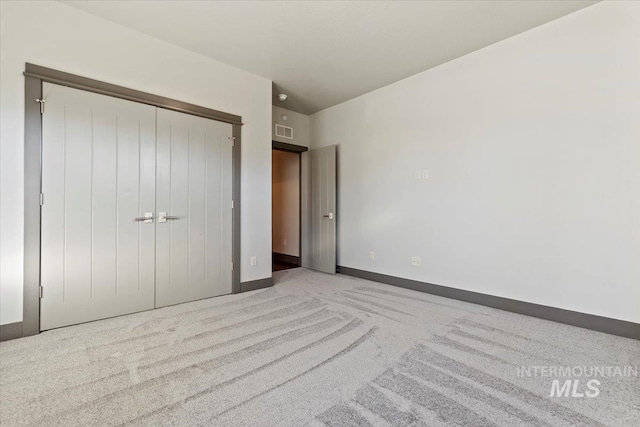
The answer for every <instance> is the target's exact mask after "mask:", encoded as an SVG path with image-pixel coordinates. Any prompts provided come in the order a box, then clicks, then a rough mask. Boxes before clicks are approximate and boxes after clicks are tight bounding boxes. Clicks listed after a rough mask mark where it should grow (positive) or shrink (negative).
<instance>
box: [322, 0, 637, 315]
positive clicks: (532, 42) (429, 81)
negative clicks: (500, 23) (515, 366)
mask: <svg viewBox="0 0 640 427" xmlns="http://www.w3.org/2000/svg"><path fill="white" fill-rule="evenodd" d="M639 75H640V3H638V2H602V3H598V4H596V5H594V6H592V7H589V8H586V9H583V10H581V11H578V12H576V13H573V14H571V15H568V16H566V17H563V18H560V19H558V20H556V21H553V22H550V23H548V24H546V25H543V26H541V27H538V28H535V29H533V30H531V31H527V32H525V33H522V34H520V35H518V36H515V37H512V38H510V39H507V40H504V41H502V42H499V43H496V44H494V45H492V46H489V47H487V48H485V49H482V50H480V51H477V52H474V53H472V54H469V55H467V56H464V57H462V58H459V59H456V60H454V61H451V62H448V63H446V64H444V65H442V66H439V67H436V68H434V69H431V70H429V71H426V72H423V73H420V74H418V75H416V76H413V77H410V78H408V79H405V80H403V81H400V82H397V83H394V84H392V85H390V86H387V87H385V88H382V89H379V90H376V91H374V92H371V93H369V94H367V95H364V96H361V97H359V98H356V99H353V100H351V101H348V102H345V103H343V104H340V105H338V106H335V107H332V108H329V109H327V110H324V111H321V112H319V113H317V114H314V115H312V116H311V142H312V147H311V148H317V147H322V146H326V145H331V144H338V177H339V180H338V189H339V191H338V206H339V207H338V210H339V215H338V230H339V231H338V247H339V251H338V258H339V261H338V263H339V265H341V266H345V267H351V268H354V269H359V270H365V271H371V272H376V273H383V274H386V275H390V276H395V277H401V278H406V279H412V280H416V281H419V282H426V283H435V284H438V285H443V286H448V287H452V288H457V289H463V290H468V291H474V292H479V293H483V294H489V295H495V296H500V297H504V298H511V299H515V300H520V301H526V302H531V303H537V304H542V305H545V306H552V307H558V308H563V309H567V310H573V311H578V312H582V313H588V314H594V315H598V316H604V317H610V318H614V319H620V320H626V321H631V322H640V310H639V309H638V302H639V301H640V286H639V284H640V262H638V260H640V143H639V141H640V125H639V123H640V121H639V118H640V79H638V76H639ZM419 170H428V179H426V180H421V179H420V180H418V179H415V172H416V171H419ZM370 251H374V252H375V259H370V257H369V252H370ZM412 256H419V257H421V267H413V266H412V265H411V258H412Z"/></svg>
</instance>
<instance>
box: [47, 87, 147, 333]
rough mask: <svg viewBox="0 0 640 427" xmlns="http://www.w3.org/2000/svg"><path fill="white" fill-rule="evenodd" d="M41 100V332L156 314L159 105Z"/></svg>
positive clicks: (65, 95)
mask: <svg viewBox="0 0 640 427" xmlns="http://www.w3.org/2000/svg"><path fill="white" fill-rule="evenodd" d="M43 94H44V98H45V100H46V104H45V106H46V108H45V112H44V114H43V118H42V192H43V202H44V204H43V206H42V246H41V251H42V252H41V263H42V267H41V286H42V299H41V305H40V307H41V314H40V317H41V319H40V328H41V330H46V329H51V328H57V327H60V326H66V325H71V324H75V323H81V322H88V321H91V320H96V319H102V318H106V317H111V316H117V315H121V314H126V313H132V312H136V311H141V310H147V309H151V308H153V306H154V269H155V230H154V225H155V224H154V223H153V220H139V219H140V218H141V217H144V216H145V213H149V214H153V212H154V206H155V144H156V135H155V132H156V108H155V107H151V106H148V105H144V104H138V103H134V102H130V101H125V100H122V99H117V98H113V97H109V96H104V95H98V94H94V93H90V92H85V91H81V90H77V89H71V88H67V87H63V86H58V85H54V84H48V83H45V84H44V85H43ZM136 219H138V220H136Z"/></svg>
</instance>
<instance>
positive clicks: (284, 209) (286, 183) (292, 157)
mask: <svg viewBox="0 0 640 427" xmlns="http://www.w3.org/2000/svg"><path fill="white" fill-rule="evenodd" d="M271 170H272V176H273V182H272V189H273V190H272V191H273V197H272V202H271V212H272V214H271V217H272V220H273V231H272V235H273V245H272V247H273V252H276V253H279V254H285V255H292V256H300V154H298V153H290V152H288V151H280V150H273V163H272V167H271Z"/></svg>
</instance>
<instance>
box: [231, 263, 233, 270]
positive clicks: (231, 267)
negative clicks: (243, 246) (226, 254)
mask: <svg viewBox="0 0 640 427" xmlns="http://www.w3.org/2000/svg"><path fill="white" fill-rule="evenodd" d="M231 271H233V263H231Z"/></svg>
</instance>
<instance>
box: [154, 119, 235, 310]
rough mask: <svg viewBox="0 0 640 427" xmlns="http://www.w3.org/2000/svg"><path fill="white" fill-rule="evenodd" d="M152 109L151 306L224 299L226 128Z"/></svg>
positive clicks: (228, 178) (228, 175) (228, 247)
mask: <svg viewBox="0 0 640 427" xmlns="http://www.w3.org/2000/svg"><path fill="white" fill-rule="evenodd" d="M157 111H158V113H157V126H158V127H157V177H156V185H157V201H156V207H157V215H158V222H157V224H156V233H157V234H156V252H157V260H156V307H162V306H166V305H171V304H178V303H182V302H186V301H194V300H197V299H202V298H208V297H213V296H218V295H224V294H230V293H231V292H232V268H233V266H232V236H233V234H232V231H233V229H232V226H233V223H232V218H233V211H232V148H233V140H232V125H230V124H227V123H222V122H217V121H214V120H209V119H204V118H201V117H196V116H191V115H188V114H182V113H177V112H174V111H169V110H164V109H162V108H158V110H157ZM163 217H164V218H166V219H163Z"/></svg>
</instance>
